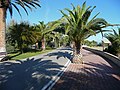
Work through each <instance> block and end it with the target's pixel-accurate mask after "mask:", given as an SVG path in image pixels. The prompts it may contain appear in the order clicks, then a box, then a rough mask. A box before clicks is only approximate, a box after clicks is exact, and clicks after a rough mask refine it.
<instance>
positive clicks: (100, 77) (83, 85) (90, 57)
mask: <svg viewBox="0 0 120 90" xmlns="http://www.w3.org/2000/svg"><path fill="white" fill-rule="evenodd" d="M82 53H83V60H84V65H81V64H70V65H69V66H68V68H67V70H66V71H65V73H64V74H63V75H62V77H61V78H60V80H59V81H58V82H57V83H56V84H55V86H54V87H53V88H52V90H120V67H117V66H116V65H115V64H113V63H111V62H110V61H109V60H108V59H106V58H103V57H100V56H99V55H96V54H94V53H92V52H90V51H86V50H83V52H82Z"/></svg>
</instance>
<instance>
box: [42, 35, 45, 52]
mask: <svg viewBox="0 0 120 90" xmlns="http://www.w3.org/2000/svg"><path fill="white" fill-rule="evenodd" d="M42 50H45V37H43V38H42Z"/></svg>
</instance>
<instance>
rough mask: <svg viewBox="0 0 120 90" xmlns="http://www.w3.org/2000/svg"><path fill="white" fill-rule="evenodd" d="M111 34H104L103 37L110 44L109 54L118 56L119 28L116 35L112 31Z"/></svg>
mask: <svg viewBox="0 0 120 90" xmlns="http://www.w3.org/2000/svg"><path fill="white" fill-rule="evenodd" d="M113 32H114V33H109V34H105V37H106V38H107V39H108V40H109V41H110V42H111V49H112V51H110V52H112V53H113V54H117V55H120V28H118V33H117V32H116V30H114V29H113ZM108 49H109V48H108ZM119 57H120V56H119Z"/></svg>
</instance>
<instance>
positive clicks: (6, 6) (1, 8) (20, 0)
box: [0, 0, 40, 56]
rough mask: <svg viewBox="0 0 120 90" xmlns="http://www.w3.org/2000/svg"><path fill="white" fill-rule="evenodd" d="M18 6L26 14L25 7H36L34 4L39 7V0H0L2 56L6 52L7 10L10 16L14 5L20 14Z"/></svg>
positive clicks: (0, 48) (0, 44)
mask: <svg viewBox="0 0 120 90" xmlns="http://www.w3.org/2000/svg"><path fill="white" fill-rule="evenodd" d="M18 6H21V7H22V8H23V9H24V10H25V12H26V13H27V14H28V12H27V9H26V7H27V8H29V9H30V10H32V7H33V8H36V6H39V7H40V5H39V0H0V54H1V53H4V56H5V54H6V47H5V32H6V31H5V29H6V28H5V27H6V14H7V10H9V12H10V15H11V16H12V13H13V7H14V8H15V9H16V10H17V11H18V13H19V14H20V10H19V8H18ZM20 16H21V14H20Z"/></svg>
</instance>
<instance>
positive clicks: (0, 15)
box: [0, 8, 6, 59]
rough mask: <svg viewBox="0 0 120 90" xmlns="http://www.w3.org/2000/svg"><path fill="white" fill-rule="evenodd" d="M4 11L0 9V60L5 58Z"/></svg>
mask: <svg viewBox="0 0 120 90" xmlns="http://www.w3.org/2000/svg"><path fill="white" fill-rule="evenodd" d="M5 18H6V10H5V9H4V8H0V59H2V58H3V57H5V56H6V45H5V29H6V28H5V27H6V20H5Z"/></svg>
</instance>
